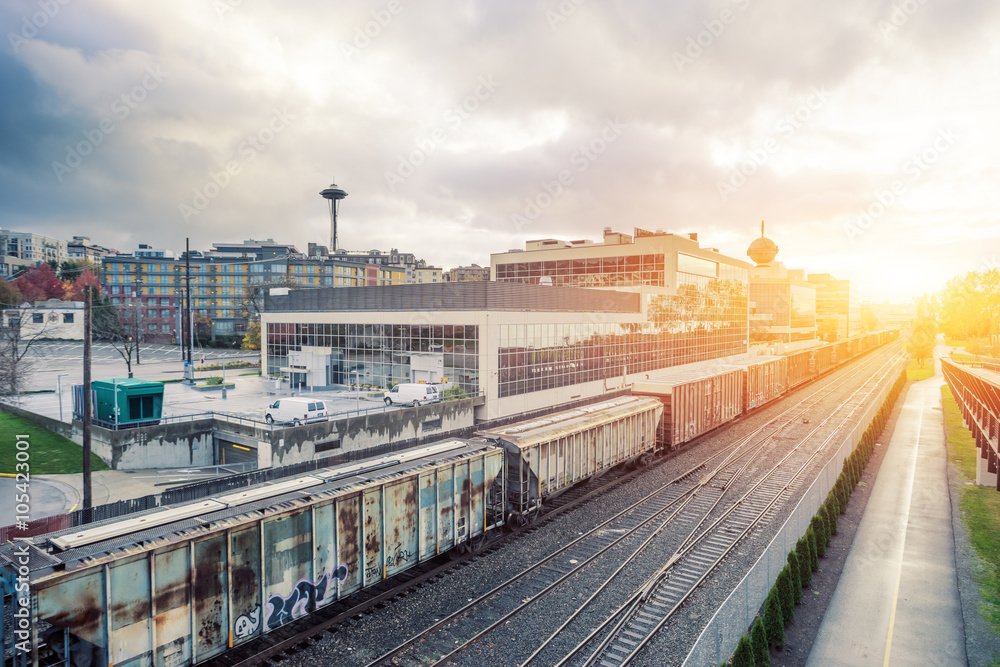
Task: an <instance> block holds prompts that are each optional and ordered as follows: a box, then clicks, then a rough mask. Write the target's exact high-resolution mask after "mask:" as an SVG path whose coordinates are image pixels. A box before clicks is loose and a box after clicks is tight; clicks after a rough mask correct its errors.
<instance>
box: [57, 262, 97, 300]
mask: <svg viewBox="0 0 1000 667" xmlns="http://www.w3.org/2000/svg"><path fill="white" fill-rule="evenodd" d="M88 287H96V288H97V296H100V294H101V281H99V280H98V279H97V277H96V276H95V275H94V274H92V273H91V272H90V269H86V268H85V269H83V270H82V271H81V272H80V273H78V274H77V276H76V278H75V279H74V280H73V283H72V284H71V285H69V286H68V287H67V288H66V298H67V299H68V300H70V301H83V299H84V295H85V294H86V291H87V288H88Z"/></svg>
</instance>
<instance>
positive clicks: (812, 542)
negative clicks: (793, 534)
mask: <svg viewBox="0 0 1000 667" xmlns="http://www.w3.org/2000/svg"><path fill="white" fill-rule="evenodd" d="M806 540H807V544H808V545H809V562H810V563H811V564H812V570H813V572H815V571H816V570H818V569H819V550H818V549H817V548H816V533H814V532H813V530H812V528H809V529H808V530H806Z"/></svg>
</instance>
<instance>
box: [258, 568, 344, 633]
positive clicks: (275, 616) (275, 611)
mask: <svg viewBox="0 0 1000 667" xmlns="http://www.w3.org/2000/svg"><path fill="white" fill-rule="evenodd" d="M329 578H330V575H328V574H324V575H323V578H322V579H320V580H319V582H316V583H314V582H312V581H309V580H308V579H302V580H301V581H299V583H297V584H295V588H293V589H292V592H291V593H289V595H288V597H285V598H283V597H281V596H280V595H272V596H271V599H270V600H268V601H267V629H268V630H274V629H275V628H277V627H279V626H281V625H284V624H285V623H288V622H289V621H291V620H293V619H296V618H299V617H301V616H305V615H306V614H308V613H310V612H312V611H314V610H315V609H316V602H317V601H319V600H322V599H323V597H324V596H325V595H326V585H327V583H328V580H329Z"/></svg>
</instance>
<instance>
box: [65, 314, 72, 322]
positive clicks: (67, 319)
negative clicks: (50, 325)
mask: <svg viewBox="0 0 1000 667" xmlns="http://www.w3.org/2000/svg"><path fill="white" fill-rule="evenodd" d="M63 324H73V313H63Z"/></svg>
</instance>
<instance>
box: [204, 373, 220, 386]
mask: <svg viewBox="0 0 1000 667" xmlns="http://www.w3.org/2000/svg"><path fill="white" fill-rule="evenodd" d="M205 384H207V385H208V386H210V387H212V386H215V385H219V384H222V376H221V375H213V376H211V377H209V378H205Z"/></svg>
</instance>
